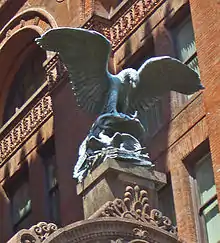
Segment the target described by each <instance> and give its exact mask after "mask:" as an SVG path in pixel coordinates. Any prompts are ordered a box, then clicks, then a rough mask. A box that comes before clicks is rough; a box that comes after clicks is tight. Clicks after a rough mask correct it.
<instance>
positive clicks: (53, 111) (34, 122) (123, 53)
mask: <svg viewBox="0 0 220 243" xmlns="http://www.w3.org/2000/svg"><path fill="white" fill-rule="evenodd" d="M219 16H220V10H219V2H218V1H215V0H207V1H203V0H190V1H187V0H173V1H171V0H123V1H122V0H121V1H117V0H111V1H110V0H108V1H107V0H74V1H70V0H41V1H40V0H16V2H15V1H11V0H4V1H1V3H0V28H1V29H0V64H1V75H0V125H1V129H0V183H1V186H0V242H6V241H7V240H9V238H11V237H12V236H13V235H14V234H15V233H16V232H17V231H19V230H20V229H22V228H29V227H30V226H31V225H34V224H37V223H38V222H39V221H46V222H54V223H56V224H58V225H60V226H65V225H68V224H70V223H72V222H75V221H77V220H80V219H83V210H82V200H81V198H80V197H79V196H77V195H76V181H74V180H73V179H72V170H73V166H74V163H75V162H76V160H77V154H78V147H79V145H80V143H81V142H82V141H83V139H84V137H85V136H86V133H87V131H88V129H89V128H90V126H91V124H92V122H93V121H94V119H95V117H94V116H92V115H90V114H86V113H84V112H83V111H81V110H80V108H79V107H78V106H77V104H76V101H75V97H74V95H73V93H72V90H71V87H70V84H69V83H68V73H67V70H66V68H65V67H64V65H63V64H62V63H61V61H60V60H59V56H58V55H57V54H55V53H51V52H45V51H43V50H41V49H40V48H39V47H38V46H37V45H36V44H35V42H34V39H35V38H36V37H39V36H40V35H41V34H43V33H44V32H45V31H47V30H48V29H51V28H56V27H58V26H70V27H83V28H86V29H94V30H96V31H99V32H101V33H102V34H104V35H105V36H106V37H107V38H108V39H109V40H110V41H111V43H112V54H111V57H110V60H109V69H110V71H111V72H112V73H118V72H119V71H120V70H121V69H123V68H125V67H133V68H136V69H138V68H139V67H140V66H141V64H142V63H143V62H144V61H145V60H146V59H147V58H150V57H152V56H161V55H169V56H173V57H176V58H178V59H180V60H181V61H182V62H184V63H185V64H187V65H189V66H190V67H191V68H192V69H194V70H195V71H196V72H198V73H199V75H200V77H201V80H202V83H203V85H204V86H205V90H204V91H201V92H198V93H196V94H194V95H192V96H186V95H181V94H177V93H175V92H171V93H169V94H166V95H164V96H163V97H161V98H160V99H159V100H158V101H157V102H155V104H154V105H153V106H152V107H151V108H150V109H149V110H148V111H146V115H145V116H144V117H141V118H140V119H141V120H142V122H143V123H144V124H145V129H146V134H145V140H146V147H147V149H148V151H149V152H150V155H151V158H152V160H153V161H154V163H155V165H156V169H157V170H158V171H161V172H163V173H166V175H167V185H165V186H164V187H163V188H162V189H160V190H159V191H158V197H159V208H160V209H161V211H163V213H164V214H165V215H167V216H169V217H170V218H172V220H173V221H174V223H176V224H177V227H178V236H179V238H180V239H181V240H182V241H183V242H187V243H191V242H209V243H216V242H218V241H219V240H220V234H219V233H218V230H217V229H218V227H219V225H220V214H219V205H220V149H219V140H220V125H219V124H220V123H219V120H220V112H219V108H218V106H219V104H220V100H219V99H220V98H219V97H220V96H219V95H218V91H219V90H220V85H219V82H218V79H219V77H220V68H219V66H220V65H219V62H220V59H219V57H218V55H219V53H220V46H219V39H220V28H219V26H220V24H219V19H220V18H219ZM91 48H92V47H91ZM180 75H181V74H180Z"/></svg>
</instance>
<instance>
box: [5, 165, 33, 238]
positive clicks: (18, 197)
mask: <svg viewBox="0 0 220 243" xmlns="http://www.w3.org/2000/svg"><path fill="white" fill-rule="evenodd" d="M4 187H5V188H6V190H5V191H6V192H7V194H8V197H9V199H10V203H11V218H12V225H13V231H14V233H15V232H17V231H19V230H21V229H23V228H26V229H27V228H29V227H31V225H32V222H31V198H30V188H29V179H28V168H27V164H24V165H23V166H22V167H21V168H20V170H19V171H17V172H16V173H15V174H14V175H13V176H12V177H11V178H10V179H8V181H7V182H6V185H5V186H4Z"/></svg>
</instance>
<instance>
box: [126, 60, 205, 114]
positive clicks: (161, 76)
mask: <svg viewBox="0 0 220 243" xmlns="http://www.w3.org/2000/svg"><path fill="white" fill-rule="evenodd" d="M138 74H139V82H138V83H137V86H136V88H135V89H133V90H132V92H131V94H130V104H129V112H133V111H135V110H137V111H139V112H142V111H144V110H146V109H148V107H149V106H150V105H151V104H152V103H153V102H154V99H156V98H157V97H158V96H161V95H162V94H164V93H165V92H167V91H171V90H173V91H177V92H179V93H183V94H192V93H194V92H196V91H198V90H200V89H202V88H203V86H202V85H201V83H200V79H199V76H198V74H197V73H196V72H194V71H193V70H192V69H191V68H189V67H188V66H187V65H185V64H183V63H181V62H180V61H179V60H177V59H175V58H171V57H168V56H162V57H153V58H150V59H148V60H147V61H146V62H145V63H144V64H143V65H142V66H141V67H140V69H139V70H138Z"/></svg>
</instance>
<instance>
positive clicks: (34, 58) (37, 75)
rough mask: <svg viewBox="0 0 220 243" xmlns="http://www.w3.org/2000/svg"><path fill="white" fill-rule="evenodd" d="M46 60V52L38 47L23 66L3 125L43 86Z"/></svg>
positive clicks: (12, 91) (10, 95) (17, 74)
mask: <svg viewBox="0 0 220 243" xmlns="http://www.w3.org/2000/svg"><path fill="white" fill-rule="evenodd" d="M45 60H46V52H45V51H44V50H42V49H41V48H39V47H38V46H36V47H34V49H33V50H32V51H31V53H30V54H29V55H28V56H27V57H26V58H25V60H24V62H23V63H22V64H21V66H20V68H19V69H18V71H17V73H16V74H15V76H14V80H13V82H12V84H11V87H10V89H9V93H8V96H7V99H6V104H5V108H4V115H3V123H6V122H7V121H8V120H9V119H10V118H11V117H12V116H13V115H14V114H15V112H16V111H17V109H19V108H20V107H21V106H22V105H23V104H24V103H25V102H26V101H27V100H28V99H29V98H30V97H31V96H32V95H33V94H34V92H35V91H36V90H37V89H38V88H39V87H40V86H41V85H42V84H43V81H44V76H45V70H44V66H43V63H44V61H45Z"/></svg>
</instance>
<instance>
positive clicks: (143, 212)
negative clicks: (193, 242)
mask: <svg viewBox="0 0 220 243" xmlns="http://www.w3.org/2000/svg"><path fill="white" fill-rule="evenodd" d="M119 200H120V199H116V200H114V201H113V202H112V204H111V203H110V204H109V205H107V206H105V207H104V210H103V209H102V210H101V214H100V212H99V214H96V217H93V218H90V219H87V220H83V221H79V222H76V223H73V224H71V225H67V226H65V227H64V228H60V229H57V226H56V225H55V224H52V223H49V224H48V223H45V222H41V223H39V224H37V225H35V226H32V227H31V228H30V229H29V230H21V231H19V232H18V233H17V234H16V235H15V236H14V237H13V238H12V241H9V242H8V243H12V242H13V243H14V242H19V243H41V242H44V243H57V242H63V243H65V242H74V243H77V242H79V243H81V242H84V243H178V240H177V236H176V228H175V227H174V226H172V224H171V221H170V220H168V218H167V217H165V216H162V213H160V212H159V211H158V210H156V211H155V209H154V210H150V209H149V207H150V206H149V204H148V198H147V192H146V191H145V190H140V188H139V187H138V186H135V187H131V186H128V187H127V188H126V191H125V196H124V199H123V200H121V203H119ZM116 201H117V203H116V204H115V202H116ZM156 212H157V213H156ZM103 216H104V217H103Z"/></svg>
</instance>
